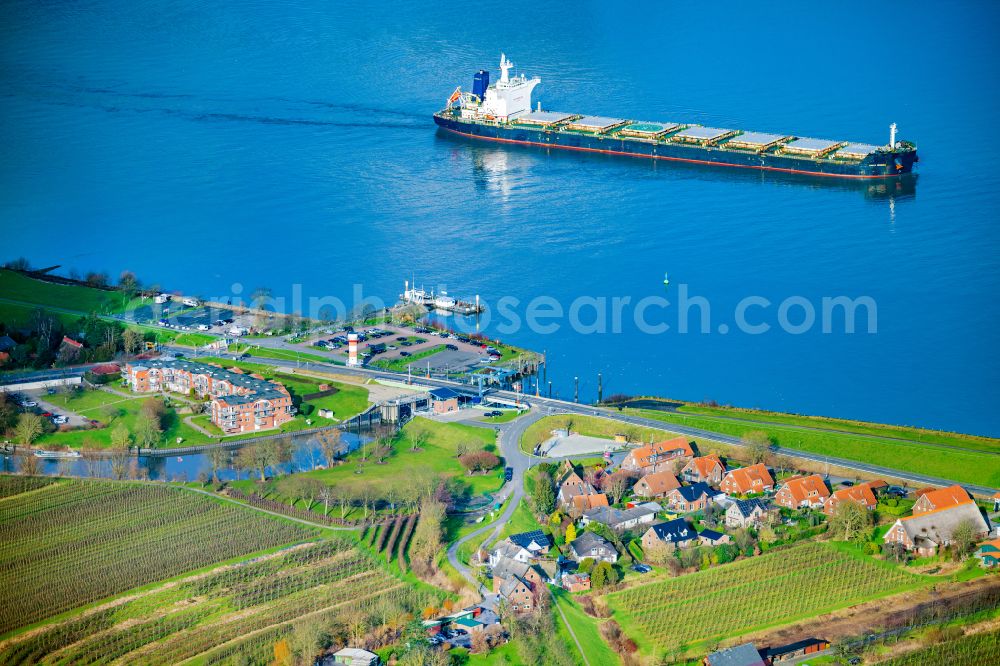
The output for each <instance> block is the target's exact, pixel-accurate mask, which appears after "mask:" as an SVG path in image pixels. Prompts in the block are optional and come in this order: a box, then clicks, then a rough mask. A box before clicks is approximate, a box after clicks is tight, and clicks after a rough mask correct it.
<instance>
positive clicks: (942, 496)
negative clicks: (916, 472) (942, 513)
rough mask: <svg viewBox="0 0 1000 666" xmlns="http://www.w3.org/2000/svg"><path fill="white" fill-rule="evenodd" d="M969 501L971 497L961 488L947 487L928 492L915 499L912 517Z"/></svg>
mask: <svg viewBox="0 0 1000 666" xmlns="http://www.w3.org/2000/svg"><path fill="white" fill-rule="evenodd" d="M971 499H972V497H971V496H970V495H969V493H967V492H966V491H965V488H963V487H962V486H948V487H947V488H938V489H936V490H929V491H927V492H926V493H924V494H923V495H921V496H920V497H918V498H917V501H916V502H915V503H914V505H913V515H919V514H921V513H928V512H930V511H934V510H935V509H944V508H946V507H949V506H956V505H958V504H964V503H965V502H968V501H969V500H971Z"/></svg>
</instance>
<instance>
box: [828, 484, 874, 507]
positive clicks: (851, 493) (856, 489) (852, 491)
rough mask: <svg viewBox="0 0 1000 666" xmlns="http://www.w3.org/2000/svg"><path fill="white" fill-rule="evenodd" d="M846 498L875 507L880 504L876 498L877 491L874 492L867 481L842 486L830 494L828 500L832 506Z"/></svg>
mask: <svg viewBox="0 0 1000 666" xmlns="http://www.w3.org/2000/svg"><path fill="white" fill-rule="evenodd" d="M845 500H851V501H853V502H857V503H858V504H863V505H865V506H868V507H874V506H875V505H877V504H878V500H877V499H876V498H875V493H873V492H872V489H871V488H870V487H869V486H868V484H866V483H859V484H858V485H856V486H851V487H850V488H841V489H840V490H838V491H837V492H835V493H833V494H832V495H830V497H829V498H828V499H827V500H826V501H827V503H829V504H830V505H831V506H832V505H833V504H834V503H839V502H843V501H845Z"/></svg>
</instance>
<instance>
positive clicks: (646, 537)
mask: <svg viewBox="0 0 1000 666" xmlns="http://www.w3.org/2000/svg"><path fill="white" fill-rule="evenodd" d="M697 536H698V533H697V532H695V531H694V528H693V527H691V526H690V525H689V524H688V522H687V521H686V520H684V519H683V518H675V519H673V520H668V521H667V522H665V523H659V524H657V525H653V526H652V527H650V528H649V529H648V530H646V532H645V533H644V534H643V535H642V538H641V539H640V541H641V542H642V547H643V548H651V547H655V546H657V545H658V544H666V545H667V548H668V550H670V551H673V550H674V549H675V548H682V547H684V546H687V545H688V544H690V543H691V542H692V541H693V540H694V539H695V538H697Z"/></svg>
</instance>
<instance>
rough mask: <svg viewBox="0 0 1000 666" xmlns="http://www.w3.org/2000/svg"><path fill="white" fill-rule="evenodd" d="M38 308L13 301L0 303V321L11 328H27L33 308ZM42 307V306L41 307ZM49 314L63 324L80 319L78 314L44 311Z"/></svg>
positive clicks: (69, 323) (70, 323) (71, 323)
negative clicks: (16, 303)
mask: <svg viewBox="0 0 1000 666" xmlns="http://www.w3.org/2000/svg"><path fill="white" fill-rule="evenodd" d="M0 293H2V292H0ZM37 309H38V308H36V307H34V306H29V305H15V304H14V303H0V321H2V322H3V323H5V324H6V325H7V327H8V328H11V329H27V328H30V327H31V324H32V320H33V317H34V313H35V310H37ZM43 309H44V308H43ZM46 312H47V313H48V314H49V315H50V316H52V317H55V318H56V319H58V320H59V321H60V322H62V325H63V326H71V325H73V324H75V323H76V322H77V320H79V319H80V317H79V316H78V315H71V314H63V313H58V312H49V311H46Z"/></svg>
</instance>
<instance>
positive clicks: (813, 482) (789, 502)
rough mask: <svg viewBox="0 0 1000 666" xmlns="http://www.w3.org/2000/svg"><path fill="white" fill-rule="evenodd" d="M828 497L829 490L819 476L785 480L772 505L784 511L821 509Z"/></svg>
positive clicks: (811, 475)
mask: <svg viewBox="0 0 1000 666" xmlns="http://www.w3.org/2000/svg"><path fill="white" fill-rule="evenodd" d="M828 497H830V489H829V488H827V487H826V481H824V480H823V477H822V476H820V475H819V474H810V475H809V476H793V477H791V478H788V479H785V481H784V482H783V483H782V484H781V485H780V486H779V487H778V492H777V493H775V495H774V503H775V504H777V505H778V506H783V507H785V508H786V509H801V508H809V509H821V508H823V503H824V502H826V500H827V498H828Z"/></svg>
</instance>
